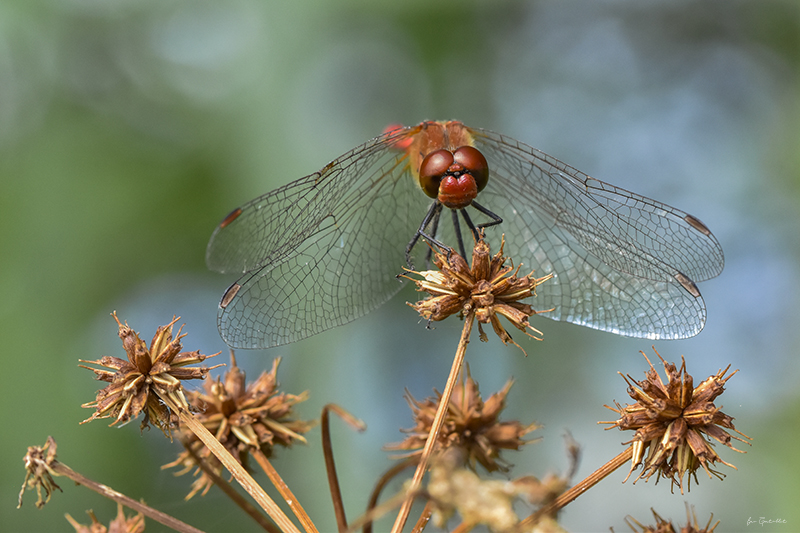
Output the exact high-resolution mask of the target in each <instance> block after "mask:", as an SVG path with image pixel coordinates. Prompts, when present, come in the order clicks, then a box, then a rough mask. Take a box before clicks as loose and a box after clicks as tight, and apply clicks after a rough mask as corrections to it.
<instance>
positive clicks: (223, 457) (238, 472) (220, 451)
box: [156, 389, 300, 533]
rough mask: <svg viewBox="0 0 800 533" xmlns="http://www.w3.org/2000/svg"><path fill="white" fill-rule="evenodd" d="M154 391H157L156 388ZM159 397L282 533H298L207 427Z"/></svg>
mask: <svg viewBox="0 0 800 533" xmlns="http://www.w3.org/2000/svg"><path fill="white" fill-rule="evenodd" d="M156 391H158V390H157V389H156ZM159 398H161V399H162V400H163V401H164V403H165V404H166V405H167V406H169V408H170V409H172V410H173V412H175V413H177V414H178V416H179V417H180V419H181V422H183V424H184V425H185V426H186V428H187V429H188V430H189V431H191V432H192V433H194V434H195V435H197V438H199V439H200V440H201V441H203V444H205V445H206V448H208V449H209V451H211V453H213V454H214V455H215V456H216V457H217V459H219V461H220V462H221V463H222V465H223V466H224V467H225V468H227V469H228V472H230V473H231V474H232V475H233V477H234V478H236V481H237V482H239V484H240V485H241V486H242V488H243V489H244V490H246V491H247V493H248V494H250V496H252V497H253V499H254V500H255V501H256V503H257V504H258V505H259V506H260V507H261V508H262V509H264V511H266V513H267V514H268V515H269V517H270V518H272V519H273V520H274V521H275V523H276V524H277V525H278V527H279V528H281V531H283V532H284V533H300V530H299V529H297V526H295V525H294V524H293V523H292V521H291V520H289V518H288V517H287V516H286V514H285V513H284V512H283V510H281V508H280V507H278V504H276V503H275V502H274V501H273V500H272V498H270V497H269V495H267V493H266V492H264V489H262V488H261V486H260V485H259V484H258V483H256V480H254V479H253V477H252V476H251V475H250V474H248V473H247V470H245V469H244V467H243V466H242V465H240V464H239V462H238V461H236V459H234V458H233V457H232V456H231V454H230V453H228V450H226V449H225V447H224V446H223V445H222V444H220V442H219V441H218V440H217V439H216V438H214V435H212V434H211V432H210V431H208V429H207V428H206V427H205V426H204V425H203V424H201V423H200V422H199V421H198V420H197V419H196V418H195V417H194V416H193V415H192V414H191V413H189V412H188V411H186V410H184V409H182V408H181V407H180V406H179V405H176V403H175V402H174V401H173V400H172V398H170V397H169V396H167V395H166V394H164V395H162V394H160V393H159Z"/></svg>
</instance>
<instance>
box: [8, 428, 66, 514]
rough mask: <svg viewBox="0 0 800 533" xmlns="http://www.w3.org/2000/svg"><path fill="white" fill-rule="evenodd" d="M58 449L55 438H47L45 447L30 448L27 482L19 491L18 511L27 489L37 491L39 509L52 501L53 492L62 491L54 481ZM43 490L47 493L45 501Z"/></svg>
mask: <svg viewBox="0 0 800 533" xmlns="http://www.w3.org/2000/svg"><path fill="white" fill-rule="evenodd" d="M57 447H58V446H57V444H56V441H55V440H54V439H53V437H47V442H45V445H44V446H29V447H28V453H26V454H25V459H24V461H25V480H24V481H23V482H22V488H21V489H20V491H19V503H18V504H17V509H19V508H20V507H22V496H23V494H24V493H25V489H26V488H31V489H33V488H35V489H36V496H37V500H36V507H37V508H39V509H41V508H42V507H44V504H46V503H47V502H49V501H50V495H51V494H52V493H53V490H55V489H58V490H61V487H59V486H58V485H57V484H56V482H55V480H54V479H53V474H55V471H54V470H53V468H54V463H55V461H56V448H57ZM56 475H57V474H56ZM42 490H44V493H45V497H44V499H42Z"/></svg>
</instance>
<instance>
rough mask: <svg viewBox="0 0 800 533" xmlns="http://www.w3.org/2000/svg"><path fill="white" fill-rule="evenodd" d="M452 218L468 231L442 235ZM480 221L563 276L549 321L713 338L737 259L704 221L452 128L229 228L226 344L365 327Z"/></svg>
mask: <svg viewBox="0 0 800 533" xmlns="http://www.w3.org/2000/svg"><path fill="white" fill-rule="evenodd" d="M464 147H466V148H464ZM426 195H427V196H430V197H431V198H433V200H432V201H431V200H430V199H428V200H427V201H426ZM476 198H479V199H480V203H477V202H476V201H475V199H476ZM444 207H447V208H448V209H450V210H452V212H453V217H452V218H453V221H454V222H455V224H451V223H441V224H440V223H439V215H440V214H441V212H442V211H443V208H444ZM468 209H469V210H474V211H473V216H476V217H479V218H477V219H476V220H485V222H483V223H482V224H478V225H477V226H478V227H489V229H488V230H487V233H488V237H489V238H494V240H496V241H498V242H499V240H500V235H501V234H505V239H506V248H505V250H506V252H507V253H508V255H510V256H511V257H513V258H514V259H515V261H517V262H522V263H523V270H525V271H530V270H532V269H535V271H536V275H537V276H541V275H545V274H549V273H553V274H554V276H555V277H554V278H553V279H552V280H551V281H549V282H547V283H545V284H543V285H542V286H540V287H539V288H538V295H537V297H536V304H537V306H539V307H540V308H543V309H547V308H551V307H552V308H554V310H553V311H552V312H549V313H546V314H543V315H542V316H546V317H549V318H553V319H556V320H563V321H567V322H572V323H575V324H580V325H583V326H588V327H591V328H595V329H599V330H603V331H609V332H612V333H617V334H620V335H626V336H632V337H642V338H648V339H681V338H686V337H692V336H694V335H696V334H697V333H699V332H700V330H701V329H703V325H704V324H705V320H706V309H705V304H704V302H703V298H702V296H701V295H700V291H699V290H698V288H697V285H696V284H695V282H697V281H703V280H707V279H710V278H713V277H715V276H717V275H718V274H719V273H720V272H721V271H722V267H723V264H724V258H723V253H722V248H721V247H720V245H719V242H718V241H717V239H716V238H715V237H714V235H712V234H711V232H710V231H709V229H708V228H707V227H706V225H705V224H703V223H702V222H700V220H699V219H697V218H696V217H694V216H692V215H689V214H687V213H684V212H683V211H680V210H678V209H675V208H673V207H670V206H668V205H666V204H663V203H661V202H658V201H655V200H651V199H649V198H646V197H644V196H640V195H638V194H635V193H632V192H629V191H626V190H624V189H621V188H619V187H614V186H613V185H609V184H607V183H604V182H602V181H600V180H597V179H595V178H592V177H590V176H587V175H586V174H584V173H583V172H581V171H579V170H577V169H575V168H573V167H571V166H569V165H567V164H565V163H562V162H561V161H559V160H557V159H555V158H553V157H551V156H549V155H547V154H545V153H544V152H541V151H539V150H536V149H534V148H531V147H530V146H527V145H525V144H523V143H521V142H519V141H516V140H514V139H512V138H510V137H507V136H505V135H501V134H498V133H493V132H491V131H487V130H483V129H479V128H470V127H468V126H466V125H464V124H462V123H461V122H457V121H451V122H423V123H421V124H419V125H417V126H413V127H405V128H401V127H396V128H394V129H387V132H386V133H384V134H383V135H381V136H379V137H376V138H375V139H372V140H371V141H368V142H367V143H365V144H363V145H361V146H359V147H357V148H355V149H353V150H351V151H349V152H347V153H346V154H344V155H342V156H340V157H338V158H336V159H334V160H333V161H331V162H330V163H329V164H327V165H326V166H325V167H324V168H323V169H322V170H320V171H319V172H315V173H314V174H311V175H309V176H306V177H304V178H300V179H299V180H297V181H294V182H292V183H289V184H288V185H285V186H283V187H280V188H278V189H275V190H274V191H271V192H269V193H267V194H265V195H263V196H260V197H258V198H256V199H254V200H252V201H250V202H248V203H246V204H244V205H243V206H241V207H239V208H237V209H235V210H234V211H232V212H231V213H230V214H229V215H228V216H227V217H225V219H224V220H223V221H222V222H221V223H220V225H219V226H218V227H217V228H216V230H215V231H214V234H213V235H212V236H211V241H210V242H209V244H208V250H207V252H206V262H207V264H208V266H209V268H211V269H212V270H216V271H219V272H223V273H236V274H238V275H240V276H241V277H240V278H239V280H238V281H236V282H235V283H234V284H233V285H231V286H230V287H229V288H228V290H226V291H225V294H224V295H223V297H222V300H221V302H220V305H219V315H218V323H219V330H220V334H221V335H222V338H223V339H224V341H225V342H226V343H227V344H228V345H230V346H231V347H234V348H268V347H272V346H278V345H282V344H287V343H291V342H295V341H298V340H300V339H303V338H305V337H309V336H311V335H314V334H317V333H320V332H322V331H325V330H327V329H330V328H333V327H336V326H340V325H342V324H346V323H348V322H350V321H352V320H355V319H356V318H358V317H361V316H363V315H365V314H366V313H368V312H370V311H372V310H374V309H375V308H377V307H378V306H380V305H381V304H383V303H384V302H386V301H387V300H388V299H389V298H391V297H392V296H393V295H394V294H395V293H397V292H398V291H399V290H400V288H401V287H402V284H401V283H398V281H397V278H396V274H397V273H398V272H399V271H400V270H401V269H402V267H403V266H404V265H406V264H407V263H409V262H412V261H413V262H414V263H415V264H416V265H421V264H424V263H425V254H426V252H427V251H428V250H429V247H428V246H421V245H420V246H416V247H414V246H413V244H414V243H415V242H416V241H417V239H418V238H419V236H420V235H423V236H424V237H426V238H427V239H429V240H432V239H435V242H438V243H443V245H445V246H458V248H460V249H462V250H463V244H462V243H463V242H464V241H466V242H468V243H470V244H471V243H472V242H473V241H472V237H471V236H469V233H470V232H472V231H475V230H474V228H475V227H476V225H475V224H473V223H472V221H471V217H469V216H468V215H467V216H466V217H465V221H466V225H467V227H468V229H462V228H460V227H459V226H458V216H457V213H463V214H465V215H466V214H467V213H468V211H467V210H468ZM462 232H463V233H464V235H462ZM492 232H494V233H495V235H492Z"/></svg>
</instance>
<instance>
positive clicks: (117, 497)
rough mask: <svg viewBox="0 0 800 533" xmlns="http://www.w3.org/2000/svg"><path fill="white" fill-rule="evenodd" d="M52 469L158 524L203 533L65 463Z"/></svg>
mask: <svg viewBox="0 0 800 533" xmlns="http://www.w3.org/2000/svg"><path fill="white" fill-rule="evenodd" d="M50 468H51V469H52V470H53V472H55V473H56V474H59V475H62V476H66V477H68V478H69V479H71V480H72V481H74V482H75V483H77V484H78V485H83V486H84V487H86V488H87V489H90V490H93V491H95V492H96V493H98V494H100V495H101V496H105V497H106V498H109V499H111V500H114V501H115V502H117V503H121V504H122V505H124V506H125V507H128V508H129V509H132V510H134V511H136V512H138V513H142V514H143V515H145V516H147V517H149V518H152V519H153V520H155V521H156V522H159V523H161V524H164V525H165V526H167V527H168V528H171V529H174V530H175V531H180V532H181V533H203V532H202V530H200V529H197V528H196V527H193V526H190V525H189V524H186V523H184V522H181V521H180V520H178V519H177V518H175V517H172V516H170V515H168V514H166V513H162V512H161V511H157V510H155V509H153V508H152V507H149V506H147V505H145V504H143V503H141V502H137V501H136V500H134V499H132V498H129V497H128V496H125V495H124V494H122V493H119V492H117V491H115V490H114V489H112V488H111V487H109V486H108V485H103V484H102V483H97V482H96V481H92V480H91V479H89V478H87V477H84V476H83V475H81V474H79V473H77V472H75V471H74V470H73V469H71V468H70V467H68V466H67V465H65V464H63V463H60V462H59V461H53V462H52V463H51V464H50Z"/></svg>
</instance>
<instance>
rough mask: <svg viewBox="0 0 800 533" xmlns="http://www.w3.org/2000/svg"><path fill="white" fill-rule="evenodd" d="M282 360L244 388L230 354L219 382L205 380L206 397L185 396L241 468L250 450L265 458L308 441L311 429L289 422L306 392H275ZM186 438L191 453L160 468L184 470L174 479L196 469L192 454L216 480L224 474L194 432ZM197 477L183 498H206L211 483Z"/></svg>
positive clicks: (199, 394) (308, 425)
mask: <svg viewBox="0 0 800 533" xmlns="http://www.w3.org/2000/svg"><path fill="white" fill-rule="evenodd" d="M280 361H281V358H280V357H277V358H275V359H274V360H273V362H272V370H270V371H269V372H263V373H262V374H261V375H260V376H259V377H258V379H256V380H255V381H253V382H252V383H250V384H249V385H247V386H246V385H245V373H244V371H242V370H241V369H239V367H238V366H237V365H236V358H235V357H234V355H233V352H231V365H230V369H229V370H228V372H226V373H225V375H224V376H223V377H222V378H218V379H217V380H209V381H206V382H205V384H204V387H205V392H200V391H187V393H186V395H187V396H188V397H189V402H190V403H191V404H192V406H193V407H195V408H196V409H197V410H198V411H200V413H199V414H198V415H197V416H196V418H197V419H198V420H199V421H200V422H201V423H202V424H203V425H204V426H206V428H208V430H209V431H210V432H211V433H213V434H214V436H215V437H216V438H217V440H219V442H220V443H221V444H222V445H223V446H225V448H226V449H227V450H228V451H229V452H230V454H231V455H232V456H233V457H234V458H236V459H237V460H238V461H239V463H240V464H242V465H243V466H245V467H247V458H248V454H249V453H250V451H251V450H253V449H258V450H260V451H261V452H262V453H263V454H264V455H266V456H267V457H269V456H271V455H272V450H273V447H274V446H276V445H280V446H285V447H289V446H291V444H292V443H293V442H294V441H295V440H299V441H302V442H306V439H305V437H303V435H302V434H303V433H306V432H307V431H308V430H309V429H311V428H312V427H313V425H314V423H313V422H307V421H303V420H296V419H294V418H293V417H294V411H293V407H294V405H295V404H297V403H300V402H302V401H305V400H306V399H308V391H305V392H303V393H302V394H298V395H295V394H288V393H285V392H278V365H279V364H280ZM185 435H186V439H187V445H188V446H189V447H190V448H191V452H190V451H188V450H187V451H184V452H182V453H181V454H180V455H179V456H178V458H177V460H175V461H173V462H172V463H169V464H167V465H164V467H163V468H170V467H174V466H178V465H182V466H183V470H181V471H180V472H178V475H181V474H184V473H186V472H189V471H190V470H192V468H195V467H196V466H197V465H196V463H195V460H194V459H193V457H192V454H195V455H196V456H198V457H200V458H202V459H203V460H205V462H206V464H207V465H208V466H209V467H210V468H211V470H212V471H213V472H214V473H216V474H217V475H219V474H220V473H221V472H222V464H221V463H220V462H219V460H217V458H216V457H215V456H214V455H213V454H212V453H211V451H210V450H209V449H208V448H206V447H205V445H204V444H203V443H202V442H201V441H200V440H198V439H197V437H196V436H195V435H194V434H193V433H191V432H186V433H185ZM195 475H196V476H199V477H198V478H197V479H196V480H195V482H194V483H193V484H192V491H191V492H190V493H189V495H188V496H187V497H186V499H189V498H191V497H192V496H194V495H195V494H197V493H198V492H200V491H202V494H203V495H205V494H206V493H207V492H208V490H209V489H210V488H211V485H213V480H212V479H211V478H210V477H209V476H207V475H206V474H205V473H204V472H203V471H202V470H201V469H200V468H197V469H196V470H195Z"/></svg>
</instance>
